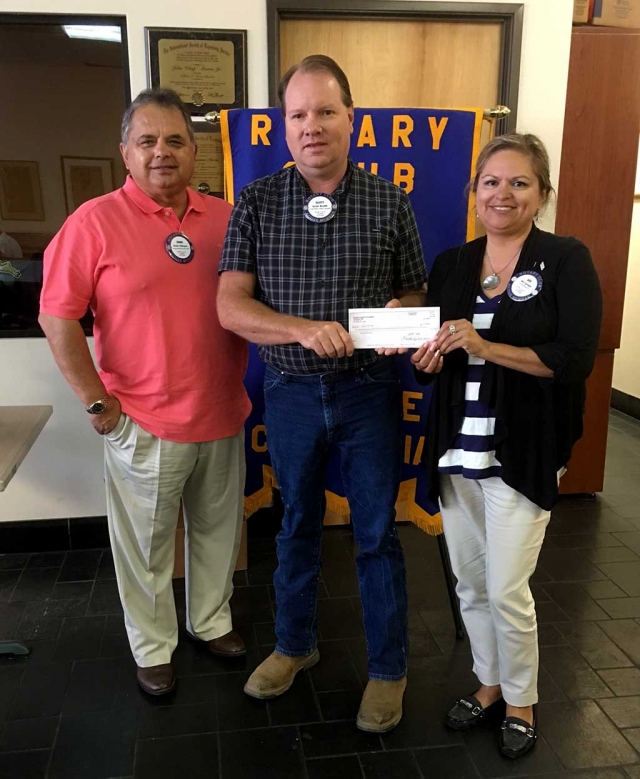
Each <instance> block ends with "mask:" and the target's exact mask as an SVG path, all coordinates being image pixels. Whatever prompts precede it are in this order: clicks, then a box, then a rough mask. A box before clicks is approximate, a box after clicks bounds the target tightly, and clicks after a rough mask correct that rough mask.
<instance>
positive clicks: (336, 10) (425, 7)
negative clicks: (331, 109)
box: [267, 0, 524, 134]
mask: <svg viewBox="0 0 640 779" xmlns="http://www.w3.org/2000/svg"><path fill="white" fill-rule="evenodd" d="M523 18H524V3H443V2H430V0H267V57H268V61H269V105H272V106H275V105H277V93H278V81H279V80H280V22H281V21H282V20H285V19H376V20H382V19H393V20H400V21H408V20H411V19H415V20H417V21H422V22H424V21H447V22H499V23H500V24H501V26H502V33H501V45H502V51H501V56H500V74H499V88H498V95H499V102H500V103H501V104H502V105H506V106H508V107H509V108H510V109H511V113H510V114H509V116H508V117H506V118H505V119H502V120H500V122H498V126H497V128H496V134H500V133H505V132H515V129H516V124H517V114H518V86H519V81H520V56H521V51H522V25H523ZM482 108H493V106H482Z"/></svg>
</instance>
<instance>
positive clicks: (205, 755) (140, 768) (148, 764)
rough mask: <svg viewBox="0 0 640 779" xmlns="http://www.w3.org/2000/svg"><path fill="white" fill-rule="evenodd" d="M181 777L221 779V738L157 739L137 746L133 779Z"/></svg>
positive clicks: (210, 736) (203, 736) (208, 736)
mask: <svg viewBox="0 0 640 779" xmlns="http://www.w3.org/2000/svg"><path fill="white" fill-rule="evenodd" d="M234 775H235V774H232V776H234ZM180 776H184V777H188V776H191V777H194V779H195V778H196V777H206V779H218V776H219V772H218V738H217V736H216V735H215V734H213V733H205V734H200V735H192V736H178V737H173V738H155V739H148V740H145V741H140V742H139V743H138V747H137V750H136V761H135V771H134V779H175V777H180ZM238 776H242V775H241V774H238Z"/></svg>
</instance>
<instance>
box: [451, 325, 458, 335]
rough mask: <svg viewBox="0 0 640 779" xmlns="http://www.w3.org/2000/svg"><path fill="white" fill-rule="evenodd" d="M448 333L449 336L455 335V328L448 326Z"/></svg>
mask: <svg viewBox="0 0 640 779" xmlns="http://www.w3.org/2000/svg"><path fill="white" fill-rule="evenodd" d="M449 332H450V333H451V335H455V334H456V332H457V330H456V326H455V325H449Z"/></svg>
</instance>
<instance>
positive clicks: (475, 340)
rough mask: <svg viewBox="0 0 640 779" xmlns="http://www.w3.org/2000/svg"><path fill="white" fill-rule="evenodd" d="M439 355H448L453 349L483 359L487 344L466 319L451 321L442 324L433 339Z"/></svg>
mask: <svg viewBox="0 0 640 779" xmlns="http://www.w3.org/2000/svg"><path fill="white" fill-rule="evenodd" d="M434 343H435V345H436V349H440V354H449V352H453V351H454V350H455V349H464V350H465V352H466V353H467V354H470V355H472V356H473V357H484V356H485V354H484V352H485V351H486V348H487V344H488V342H487V341H485V340H484V338H481V337H480V336H479V335H478V331H477V330H476V329H475V327H474V326H473V325H472V324H471V322H469V320H468V319H451V320H449V321H447V322H444V323H443V325H442V327H441V328H440V330H438V334H437V335H436V337H435V339H434Z"/></svg>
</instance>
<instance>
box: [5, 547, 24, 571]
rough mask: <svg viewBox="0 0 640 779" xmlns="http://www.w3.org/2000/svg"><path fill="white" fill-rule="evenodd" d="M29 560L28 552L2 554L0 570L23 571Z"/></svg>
mask: <svg viewBox="0 0 640 779" xmlns="http://www.w3.org/2000/svg"><path fill="white" fill-rule="evenodd" d="M28 560H29V554H28V553H26V552H25V553H18V554H0V571H16V570H17V571H21V570H22V569H23V568H24V567H25V565H26V564H27V561H28Z"/></svg>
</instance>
